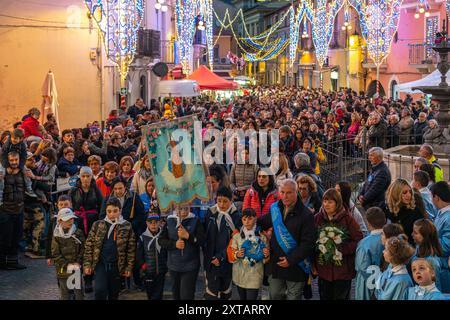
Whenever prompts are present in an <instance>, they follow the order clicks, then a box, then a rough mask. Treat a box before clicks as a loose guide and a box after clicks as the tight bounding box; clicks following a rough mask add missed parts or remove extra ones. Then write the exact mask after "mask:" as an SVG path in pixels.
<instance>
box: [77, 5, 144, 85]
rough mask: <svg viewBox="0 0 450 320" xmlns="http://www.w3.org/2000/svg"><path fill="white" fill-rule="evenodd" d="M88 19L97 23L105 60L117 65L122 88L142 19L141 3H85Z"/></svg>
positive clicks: (134, 52)
mask: <svg viewBox="0 0 450 320" xmlns="http://www.w3.org/2000/svg"><path fill="white" fill-rule="evenodd" d="M84 2H85V4H86V7H87V8H88V10H89V13H90V16H91V17H92V19H94V21H95V22H96V23H97V25H98V27H99V29H100V34H101V36H102V40H103V43H104V46H105V51H106V56H107V57H108V59H109V60H110V61H111V62H113V63H114V64H116V65H117V68H118V70H119V73H120V80H121V86H122V87H124V86H125V79H126V77H127V75H128V70H129V67H130V65H131V63H132V62H133V59H134V56H135V54H136V47H137V33H138V30H139V27H140V26H141V23H142V19H143V17H144V0H85V1H84Z"/></svg>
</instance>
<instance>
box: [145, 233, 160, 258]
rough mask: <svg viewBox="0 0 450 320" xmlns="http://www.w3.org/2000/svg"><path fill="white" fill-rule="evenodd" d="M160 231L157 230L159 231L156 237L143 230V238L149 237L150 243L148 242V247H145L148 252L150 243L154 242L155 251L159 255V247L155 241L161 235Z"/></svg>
mask: <svg viewBox="0 0 450 320" xmlns="http://www.w3.org/2000/svg"><path fill="white" fill-rule="evenodd" d="M161 231H162V229H161V228H159V231H158V233H157V234H156V235H153V234H152V233H151V232H150V230H148V228H147V229H145V232H144V233H143V234H142V235H143V236H146V237H149V238H150V241H149V242H148V246H147V250H148V251H150V247H151V246H152V243H153V242H155V246H156V251H157V252H158V253H160V251H161V246H160V245H159V242H158V241H157V240H158V238H159V236H160V235H161Z"/></svg>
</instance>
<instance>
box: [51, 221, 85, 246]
mask: <svg viewBox="0 0 450 320" xmlns="http://www.w3.org/2000/svg"><path fill="white" fill-rule="evenodd" d="M75 231H77V227H76V225H75V224H72V227H71V228H70V229H69V231H68V232H67V233H65V232H64V229H63V227H62V225H61V224H59V223H58V225H57V226H56V228H55V230H54V231H53V236H54V237H59V238H64V239H69V238H73V239H74V240H75V241H76V242H78V243H79V244H81V241H80V240H79V239H78V238H77V237H75Z"/></svg>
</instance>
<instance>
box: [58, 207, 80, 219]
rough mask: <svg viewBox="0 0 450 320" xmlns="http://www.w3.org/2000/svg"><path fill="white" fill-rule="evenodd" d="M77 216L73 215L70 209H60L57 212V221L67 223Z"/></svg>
mask: <svg viewBox="0 0 450 320" xmlns="http://www.w3.org/2000/svg"><path fill="white" fill-rule="evenodd" d="M76 217H77V216H76V215H75V214H74V213H73V211H72V209H70V208H62V209H61V210H59V211H58V218H57V219H58V221H59V220H62V221H68V220H70V219H75V218H76Z"/></svg>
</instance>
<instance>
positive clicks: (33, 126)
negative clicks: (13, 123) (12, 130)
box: [20, 116, 42, 138]
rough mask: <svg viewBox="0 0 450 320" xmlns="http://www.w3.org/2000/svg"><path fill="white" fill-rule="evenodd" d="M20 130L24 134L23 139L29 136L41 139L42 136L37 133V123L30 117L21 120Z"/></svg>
mask: <svg viewBox="0 0 450 320" xmlns="http://www.w3.org/2000/svg"><path fill="white" fill-rule="evenodd" d="M20 128H22V129H23V131H24V132H25V138H27V137H29V136H37V137H39V138H42V135H41V133H40V132H39V121H38V120H36V119H35V118H33V117H32V116H29V117H27V118H25V120H23V122H22V124H21V125H20Z"/></svg>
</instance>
